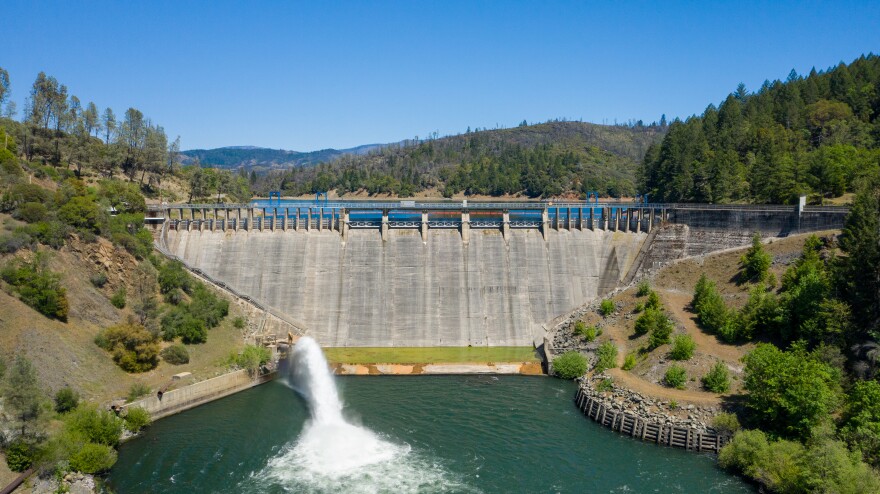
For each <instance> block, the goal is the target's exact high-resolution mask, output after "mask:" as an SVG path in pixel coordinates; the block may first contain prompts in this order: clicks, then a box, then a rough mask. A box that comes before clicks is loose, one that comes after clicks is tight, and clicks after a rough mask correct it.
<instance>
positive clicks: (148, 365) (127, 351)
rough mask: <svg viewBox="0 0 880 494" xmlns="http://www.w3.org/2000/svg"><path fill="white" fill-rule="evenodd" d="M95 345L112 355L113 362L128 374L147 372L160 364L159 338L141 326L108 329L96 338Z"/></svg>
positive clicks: (123, 325) (131, 325)
mask: <svg viewBox="0 0 880 494" xmlns="http://www.w3.org/2000/svg"><path fill="white" fill-rule="evenodd" d="M95 343H96V344H98V346H100V347H101V348H103V349H104V350H107V351H108V352H110V353H112V354H113V360H114V361H115V362H116V364H117V365H119V367H121V368H122V370H124V371H126V372H146V371H148V370H151V369H154V368H155V367H156V366H157V365H158V364H159V343H158V341H157V338H156V336H155V335H153V333H151V332H149V331H147V329H146V328H144V327H143V326H141V325H140V324H135V323H125V324H119V325H116V326H111V327H109V328H106V329H104V330H103V331H101V332H100V333H99V334H98V336H97V337H96V338H95Z"/></svg>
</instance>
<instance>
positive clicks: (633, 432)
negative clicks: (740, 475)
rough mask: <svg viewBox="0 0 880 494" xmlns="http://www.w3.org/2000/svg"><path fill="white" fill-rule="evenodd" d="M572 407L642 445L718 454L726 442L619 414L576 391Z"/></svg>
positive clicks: (715, 436)
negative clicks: (644, 443)
mask: <svg viewBox="0 0 880 494" xmlns="http://www.w3.org/2000/svg"><path fill="white" fill-rule="evenodd" d="M574 401H575V404H576V405H577V407H578V409H579V410H581V411H582V412H583V413H584V415H586V416H587V417H589V418H591V419H593V420H594V421H596V422H598V423H599V424H601V425H603V426H605V427H608V428H610V429H611V430H612V431H615V432H619V433H621V434H626V435H627V436H630V437H634V438H637V439H641V440H642V441H647V442H652V443H656V444H662V445H664V446H672V447H674V448H684V449H686V450H689V451H697V452H701V453H702V452H711V453H716V454H717V453H718V452H719V451H720V450H721V448H722V447H723V446H724V445H725V444H727V443H728V442H729V441H730V438H729V436H727V435H722V434H717V433H715V432H703V431H699V430H697V429H693V428H690V427H679V426H674V425H666V424H658V423H656V422H651V421H648V420H645V419H643V418H641V417H637V416H635V415H632V414H630V413H626V412H622V411H620V410H612V409H610V408H608V406H607V405H605V403H603V402H601V401H599V400H597V399H595V398H593V397H592V396H588V395H587V394H586V393H584V390H583V389H578V392H577V395H575V399H574Z"/></svg>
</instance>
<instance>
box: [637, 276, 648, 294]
mask: <svg viewBox="0 0 880 494" xmlns="http://www.w3.org/2000/svg"><path fill="white" fill-rule="evenodd" d="M649 293H651V285H650V284H649V283H648V281H647V280H645V281H642V282H640V283H639V287H638V290H637V291H636V296H637V297H644V296H645V295H647V294H649Z"/></svg>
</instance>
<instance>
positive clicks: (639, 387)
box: [605, 368, 721, 406]
mask: <svg viewBox="0 0 880 494" xmlns="http://www.w3.org/2000/svg"><path fill="white" fill-rule="evenodd" d="M605 373H606V374H609V375H610V376H611V377H612V378H613V379H614V382H615V384H618V385H620V386H623V387H625V388H627V389H629V390H631V391H635V392H637V393H640V394H642V395H644V396H649V397H651V398H654V399H660V400H666V401H673V400H674V401H677V402H678V404H679V406H681V405H687V404H693V405H699V406H718V405H720V404H721V395H716V394H713V393H707V392H705V391H692V390H688V389H672V388H667V387H666V386H661V385H659V384H654V383H650V382H648V381H645V380H644V379H642V378H640V377H639V376H637V375H635V374H632V373H631V372H627V371H625V370H623V369H619V368H618V369H608V370H607V371H605Z"/></svg>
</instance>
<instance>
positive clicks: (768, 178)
mask: <svg viewBox="0 0 880 494" xmlns="http://www.w3.org/2000/svg"><path fill="white" fill-rule="evenodd" d="M878 89H880V60H878V57H877V56H876V55H867V56H862V57H860V58H859V59H857V60H855V61H854V62H852V63H851V64H849V65H845V64H843V63H841V64H840V65H838V66H837V67H834V68H831V69H829V70H827V71H825V72H816V70H815V69H813V70H812V71H811V72H810V75H809V76H807V77H802V76H800V75H798V74H797V73H796V72H795V71H794V70H792V71H791V73H790V74H789V76H788V78H787V79H786V81H785V82H782V81H779V80H777V81H773V82H769V81H767V82H765V83H764V85H763V86H761V89H760V90H758V92H757V93H748V92H747V91H746V88H745V86H744V85H742V84H740V85H739V87H738V88H737V90H736V92H735V93H733V94H731V95H729V96H728V97H727V99H725V100H724V102H723V103H721V105H720V106H719V107H718V108H716V107H715V106H714V105H709V107H708V108H706V111H705V112H704V113H703V115H702V116H699V117H696V116H695V117H691V118H689V119H687V120H686V121H684V122H682V121H679V120H675V121H674V122H672V124H671V125H670V126H669V132H668V133H667V134H666V137H665V138H664V139H663V141H662V143H660V144H659V145H655V146H652V147H651V149H650V150H649V151H648V153H647V156H646V157H645V160H644V164H643V167H642V173H641V174H640V175H641V176H640V184H639V189H640V190H644V191H646V192H649V193H650V196H651V198H652V199H656V200H659V201H667V202H712V203H723V202H734V201H736V202H741V201H744V202H754V203H775V204H778V203H792V202H794V201H796V198H797V197H798V196H799V195H810V200H811V202H819V201H821V199H822V198H832V197H838V196H841V195H843V194H844V193H846V192H849V191H852V190H853V189H854V187H855V186H856V185H857V183H858V182H859V179H860V178H862V177H865V176H867V175H872V174H876V173H877V170H878V168H880V150H878V148H877V145H878V142H880V121H878V114H880V91H878Z"/></svg>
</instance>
